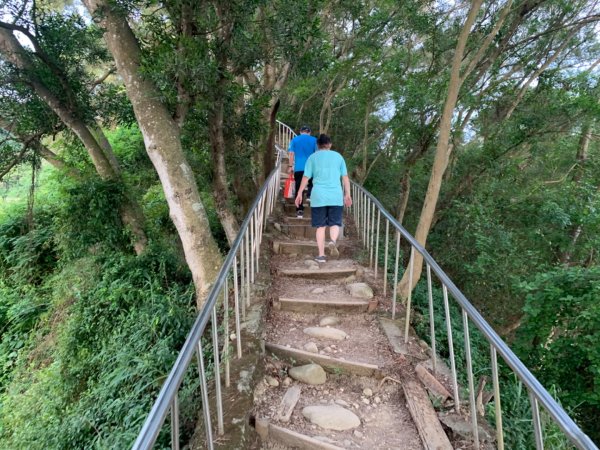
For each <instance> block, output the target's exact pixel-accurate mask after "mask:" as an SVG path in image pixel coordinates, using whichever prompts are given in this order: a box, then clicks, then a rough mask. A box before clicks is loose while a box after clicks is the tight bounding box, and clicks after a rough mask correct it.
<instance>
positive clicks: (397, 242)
mask: <svg viewBox="0 0 600 450" xmlns="http://www.w3.org/2000/svg"><path fill="white" fill-rule="evenodd" d="M399 258H400V232H399V231H398V230H396V263H395V265H394V290H393V294H392V320H393V319H395V318H396V294H397V293H398V265H399V264H398V263H399V261H398V259H399Z"/></svg>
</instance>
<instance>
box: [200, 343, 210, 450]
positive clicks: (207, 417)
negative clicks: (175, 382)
mask: <svg viewBox="0 0 600 450" xmlns="http://www.w3.org/2000/svg"><path fill="white" fill-rule="evenodd" d="M197 347H198V348H197V350H196V358H197V360H198V373H199V374H200V391H201V394H202V412H203V413H204V427H205V428H206V446H207V448H208V449H210V450H213V448H214V446H213V436H212V424H211V421H210V404H209V403H208V387H207V385H206V371H205V370H204V354H203V353H202V339H198V346H197Z"/></svg>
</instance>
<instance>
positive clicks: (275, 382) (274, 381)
mask: <svg viewBox="0 0 600 450" xmlns="http://www.w3.org/2000/svg"><path fill="white" fill-rule="evenodd" d="M265 381H266V382H267V384H268V385H269V386H272V387H277V386H279V380H277V378H274V377H271V376H266V377H265Z"/></svg>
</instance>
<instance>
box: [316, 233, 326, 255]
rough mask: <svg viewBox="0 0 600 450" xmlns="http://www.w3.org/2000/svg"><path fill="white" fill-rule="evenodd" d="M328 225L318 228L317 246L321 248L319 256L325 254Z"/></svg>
mask: <svg viewBox="0 0 600 450" xmlns="http://www.w3.org/2000/svg"><path fill="white" fill-rule="evenodd" d="M326 228H327V227H319V228H317V248H318V249H319V256H325V229H326Z"/></svg>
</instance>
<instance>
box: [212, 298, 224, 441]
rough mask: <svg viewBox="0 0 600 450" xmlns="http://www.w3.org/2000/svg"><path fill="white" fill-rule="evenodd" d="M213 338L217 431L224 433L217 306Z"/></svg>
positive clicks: (213, 316)
mask: <svg viewBox="0 0 600 450" xmlns="http://www.w3.org/2000/svg"><path fill="white" fill-rule="evenodd" d="M211 322H212V338H213V357H214V365H215V396H216V402H217V433H219V435H221V436H222V435H223V434H224V433H225V427H224V425H223V396H222V395H221V362H220V361H219V331H218V329H217V307H216V305H215V307H214V308H213V310H212V317H211Z"/></svg>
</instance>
